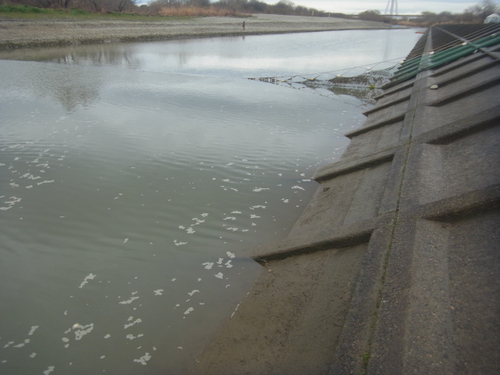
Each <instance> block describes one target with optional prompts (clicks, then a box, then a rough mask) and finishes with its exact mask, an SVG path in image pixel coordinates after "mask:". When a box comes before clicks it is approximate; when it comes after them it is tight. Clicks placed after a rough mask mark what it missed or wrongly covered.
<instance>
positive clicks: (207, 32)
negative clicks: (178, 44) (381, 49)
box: [0, 14, 391, 49]
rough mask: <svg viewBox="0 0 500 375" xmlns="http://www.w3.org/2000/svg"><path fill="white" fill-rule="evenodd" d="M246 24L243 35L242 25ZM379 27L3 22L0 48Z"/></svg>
mask: <svg viewBox="0 0 500 375" xmlns="http://www.w3.org/2000/svg"><path fill="white" fill-rule="evenodd" d="M243 21H245V30H243V27H242V24H243ZM390 27H391V26H390V25H388V24H385V23H381V22H373V21H359V20H348V19H342V18H334V17H305V16H282V15H276V14H256V15H252V16H250V17H245V18H241V17H200V18H190V19H186V20H175V19H174V20H172V19H169V18H167V17H166V18H165V21H156V22H144V21H137V22H135V21H118V20H89V21H85V20H84V19H82V18H80V19H78V20H71V21H67V20H42V19H39V20H35V21H33V20H22V19H6V18H0V30H1V32H0V49H13V48H27V47H44V46H63V45H72V44H98V43H109V42H136V41H151V40H168V39H183V38H206V37H220V36H243V35H260V34H280V33H302V32H314V31H332V30H361V29H386V28H390Z"/></svg>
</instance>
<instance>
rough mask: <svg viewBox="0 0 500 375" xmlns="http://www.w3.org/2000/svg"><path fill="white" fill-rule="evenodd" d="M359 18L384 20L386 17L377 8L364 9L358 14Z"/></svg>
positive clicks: (386, 19)
mask: <svg viewBox="0 0 500 375" xmlns="http://www.w3.org/2000/svg"><path fill="white" fill-rule="evenodd" d="M358 18H359V19H360V20H366V21H378V22H386V21H388V18H387V17H385V16H383V15H382V14H381V13H380V11H379V10H365V11H364V12H361V13H359V14H358Z"/></svg>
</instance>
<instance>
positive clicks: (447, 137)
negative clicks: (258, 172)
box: [190, 26, 500, 375]
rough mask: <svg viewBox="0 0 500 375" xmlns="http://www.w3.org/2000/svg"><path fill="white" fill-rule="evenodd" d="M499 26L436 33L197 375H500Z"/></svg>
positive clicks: (325, 178)
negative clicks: (416, 374) (415, 374)
mask: <svg viewBox="0 0 500 375" xmlns="http://www.w3.org/2000/svg"><path fill="white" fill-rule="evenodd" d="M498 29H499V27H498V26H493V27H491V26H446V27H445V26H442V27H434V28H432V29H431V30H429V32H428V34H426V35H424V36H423V38H422V39H421V41H420V42H419V43H418V44H417V46H416V47H415V49H414V51H413V53H412V55H411V56H410V57H409V58H408V61H407V63H406V64H405V65H404V66H403V67H402V69H401V72H400V74H399V75H398V76H397V79H396V80H395V81H394V83H393V84H392V87H388V88H387V89H386V91H385V92H384V94H383V95H382V96H381V97H379V98H378V102H377V105H376V106H375V107H374V108H373V109H371V110H369V111H368V112H366V115H367V120H366V122H365V124H364V126H363V127H361V128H360V129H358V130H355V131H353V132H351V133H350V134H347V136H348V137H349V138H351V143H350V146H349V147H348V149H347V150H346V152H345V154H344V155H343V157H342V158H341V160H340V161H338V162H336V163H334V164H332V165H328V166H325V167H324V168H321V169H320V170H319V171H317V173H316V175H315V179H316V180H317V181H318V182H319V187H318V190H317V192H316V195H315V196H314V198H313V200H312V202H311V203H310V205H309V206H308V207H307V208H306V210H305V212H304V213H303V215H302V216H301V218H300V219H299V220H298V221H297V223H296V224H295V226H294V227H293V229H292V230H291V232H290V233H289V235H288V237H287V238H285V239H284V240H282V241H280V242H277V243H271V244H268V245H266V246H262V247H260V248H258V249H257V250H256V253H255V259H256V260H258V261H259V262H261V264H263V272H262V275H261V276H260V278H259V280H258V282H257V283H256V284H255V285H254V287H253V288H252V290H251V291H250V292H249V294H248V295H247V297H246V298H245V299H244V300H243V301H242V302H241V303H240V305H239V306H238V307H237V310H236V311H235V313H234V314H233V316H232V317H231V318H230V319H229V320H228V321H227V323H226V324H225V325H224V326H223V327H222V329H221V330H220V332H219V333H218V335H217V336H216V337H215V338H214V340H213V341H212V342H211V344H210V345H209V346H208V347H207V348H206V350H205V352H204V353H203V355H202V356H201V357H200V358H199V359H198V362H197V364H196V365H195V366H194V367H193V368H192V369H191V371H190V373H191V374H217V375H224V374H287V375H291V374H335V375H338V374H413V373H419V374H498V373H500V351H499V350H498V348H499V347H500V170H499V166H500V66H499V59H500V53H499V52H500V41H499V40H498V39H496V38H498V37H497V33H498V34H499V35H500V33H499V31H500V30H498ZM450 33H451V34H452V35H450ZM453 35H454V36H453ZM464 39H466V40H467V41H466V40H464ZM471 46H472V49H471V50H469V51H468V50H467V49H469V48H470V47H471Z"/></svg>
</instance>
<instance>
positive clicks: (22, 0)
mask: <svg viewBox="0 0 500 375" xmlns="http://www.w3.org/2000/svg"><path fill="white" fill-rule="evenodd" d="M0 1H2V0H0ZM137 1H138V0H3V1H2V2H3V4H4V5H5V4H7V5H24V6H30V7H39V8H46V9H47V8H48V9H81V10H83V11H88V12H91V13H106V12H120V13H123V12H128V13H138V14H148V15H172V14H176V15H183V13H182V9H189V8H191V9H192V8H194V9H200V10H203V9H205V10H208V9H212V10H215V11H213V12H205V13H203V11H201V13H200V14H199V15H229V14H252V13H269V14H283V15H298V16H317V17H336V18H347V19H361V20H368V21H378V22H386V23H395V22H398V23H402V24H409V25H416V26H425V27H427V26H431V25H434V24H437V23H477V22H483V21H484V19H485V18H486V17H487V16H488V15H490V14H492V13H500V6H498V5H497V3H496V2H495V1H493V0H482V1H481V2H480V3H478V4H476V5H474V6H471V7H469V8H467V9H466V10H465V11H464V12H463V13H451V12H441V13H433V12H428V11H424V12H422V13H421V14H420V15H418V16H413V17H410V16H408V17H398V19H397V20H395V19H391V18H390V17H388V16H386V15H383V14H382V13H381V12H380V11H378V10H366V11H364V12H361V13H359V14H358V15H357V16H354V15H347V14H343V13H336V12H325V11H322V10H317V9H315V8H309V7H305V6H301V5H295V4H294V3H293V2H291V1H290V0H280V1H278V2H277V3H275V4H267V3H265V2H263V1H260V0H218V1H215V2H214V1H210V0H152V1H150V2H149V3H148V4H143V5H138V4H137ZM173 9H176V10H178V11H177V13H172V12H169V11H168V10H173ZM217 11H218V12H217ZM185 15H197V14H193V13H187V12H186V14H185Z"/></svg>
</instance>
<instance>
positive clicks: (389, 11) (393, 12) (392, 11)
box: [385, 0, 398, 18]
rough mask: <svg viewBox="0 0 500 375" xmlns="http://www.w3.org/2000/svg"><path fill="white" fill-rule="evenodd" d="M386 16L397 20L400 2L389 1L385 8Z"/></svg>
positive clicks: (395, 0) (396, 0)
mask: <svg viewBox="0 0 500 375" xmlns="http://www.w3.org/2000/svg"><path fill="white" fill-rule="evenodd" d="M385 15H386V16H389V17H390V18H397V16H398V0H388V1H387V6H386V7H385Z"/></svg>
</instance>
